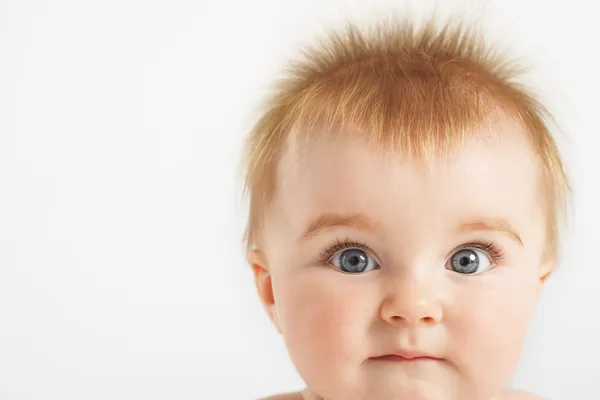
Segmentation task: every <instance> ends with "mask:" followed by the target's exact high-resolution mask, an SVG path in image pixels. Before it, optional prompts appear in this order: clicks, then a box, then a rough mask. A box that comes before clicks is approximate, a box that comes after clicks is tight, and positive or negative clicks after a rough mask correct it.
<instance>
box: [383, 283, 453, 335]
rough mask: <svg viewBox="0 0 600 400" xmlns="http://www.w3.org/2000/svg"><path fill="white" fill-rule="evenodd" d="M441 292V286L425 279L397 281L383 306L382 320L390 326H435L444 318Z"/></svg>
mask: <svg viewBox="0 0 600 400" xmlns="http://www.w3.org/2000/svg"><path fill="white" fill-rule="evenodd" d="M439 292H440V287H439V285H438V284H436V283H435V282H433V281H431V280H427V279H425V278H420V279H417V278H414V277H413V278H407V277H402V278H399V279H396V281H395V283H394V284H392V285H390V289H389V290H388V292H387V297H386V298H385V299H384V301H383V303H382V305H381V318H382V319H383V320H384V321H386V322H388V323H390V324H407V325H419V324H425V325H432V324H435V323H437V322H439V321H441V320H442V317H443V310H442V304H441V302H440V299H439Z"/></svg>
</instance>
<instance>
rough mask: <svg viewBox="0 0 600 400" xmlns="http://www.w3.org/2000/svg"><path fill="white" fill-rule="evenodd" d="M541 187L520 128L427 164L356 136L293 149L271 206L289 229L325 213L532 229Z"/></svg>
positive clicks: (487, 131) (480, 135) (486, 132)
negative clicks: (492, 221)
mask: <svg viewBox="0 0 600 400" xmlns="http://www.w3.org/2000/svg"><path fill="white" fill-rule="evenodd" d="M539 184H540V182H539V169H538V167H537V162H536V158H535V154H534V153H533V152H532V151H531V149H530V147H529V146H528V145H527V142H526V141H525V140H524V139H523V135H522V134H521V132H520V131H519V128H518V127H517V126H516V125H515V124H512V123H504V122H498V123H495V124H492V125H490V126H488V127H486V128H482V129H480V130H478V131H474V132H470V134H469V135H467V136H466V138H465V140H464V142H463V143H462V145H461V146H458V147H457V148H456V150H455V151H453V152H452V153H448V154H437V155H435V156H433V157H431V159H430V160H428V161H424V160H419V159H415V158H412V159H411V158H410V157H407V155H406V154H392V153H391V152H389V154H386V153H385V152H382V151H381V149H376V148H374V147H372V146H368V145H367V142H366V141H365V140H362V139H360V138H359V137H357V136H353V137H352V138H350V137H348V138H344V137H343V136H342V135H337V136H335V137H333V136H332V137H330V138H328V139H327V140H315V141H308V142H306V143H304V144H302V146H299V145H293V144H292V145H290V146H289V147H288V148H287V149H286V152H285V154H284V156H283V157H282V159H281V162H280V165H279V169H278V182H277V194H276V196H275V199H274V203H275V205H276V208H277V209H278V213H279V214H280V216H282V217H284V219H285V221H286V222H285V223H286V224H287V225H288V226H289V227H290V228H291V229H302V227H303V225H305V224H306V223H307V221H309V220H311V219H312V218H315V217H317V216H318V215H319V214H321V213H327V212H332V213H336V212H337V213H339V212H352V213H362V214H366V215H367V216H369V217H370V218H373V219H376V220H378V222H379V221H384V222H385V223H387V224H388V226H399V225H398V224H403V223H404V224H406V223H418V225H419V226H422V227H423V228H424V229H428V228H433V227H435V226H439V225H440V224H443V223H448V224H450V223H453V221H454V220H456V219H469V218H473V219H477V218H488V217H493V218H507V219H510V220H512V221H513V223H515V224H516V225H527V224H528V223H530V222H531V219H532V217H533V216H534V215H535V214H536V211H538V210H539V208H540V207H539V202H538V193H539ZM417 218H418V220H417Z"/></svg>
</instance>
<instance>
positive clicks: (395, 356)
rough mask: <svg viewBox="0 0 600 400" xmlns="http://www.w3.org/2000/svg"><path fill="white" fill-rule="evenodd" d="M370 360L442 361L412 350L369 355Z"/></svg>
mask: <svg viewBox="0 0 600 400" xmlns="http://www.w3.org/2000/svg"><path fill="white" fill-rule="evenodd" d="M370 359H371V360H376V361H392V362H418V361H443V360H444V359H443V358H440V357H435V356H433V355H431V354H425V353H421V352H414V351H405V350H402V351H397V352H393V353H390V354H383V355H381V356H377V357H371V358H370Z"/></svg>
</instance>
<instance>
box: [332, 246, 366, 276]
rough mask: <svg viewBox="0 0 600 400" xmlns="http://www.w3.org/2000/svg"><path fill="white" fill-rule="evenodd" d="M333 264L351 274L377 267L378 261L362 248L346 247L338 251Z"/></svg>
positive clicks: (333, 258)
mask: <svg viewBox="0 0 600 400" xmlns="http://www.w3.org/2000/svg"><path fill="white" fill-rule="evenodd" d="M331 262H332V263H333V265H334V266H335V267H336V268H338V269H340V270H342V271H343V272H347V273H350V274H360V273H363V272H368V271H370V270H372V269H374V268H376V267H377V263H375V261H373V260H372V259H371V257H369V256H368V255H367V253H365V252H364V251H363V250H361V249H346V250H342V251H340V252H338V253H336V254H335V255H334V256H333V257H332V258H331Z"/></svg>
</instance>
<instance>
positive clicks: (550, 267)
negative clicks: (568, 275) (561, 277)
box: [539, 257, 556, 286]
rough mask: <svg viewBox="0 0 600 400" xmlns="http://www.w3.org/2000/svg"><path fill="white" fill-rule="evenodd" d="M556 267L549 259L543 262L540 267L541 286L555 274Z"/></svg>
mask: <svg viewBox="0 0 600 400" xmlns="http://www.w3.org/2000/svg"><path fill="white" fill-rule="evenodd" d="M555 267H556V262H555V261H554V260H553V259H551V258H549V257H548V258H547V259H545V260H543V261H542V264H541V265H540V272H539V277H540V286H542V285H543V284H544V283H545V282H546V280H547V279H548V278H549V277H550V275H552V272H554V269H555Z"/></svg>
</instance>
